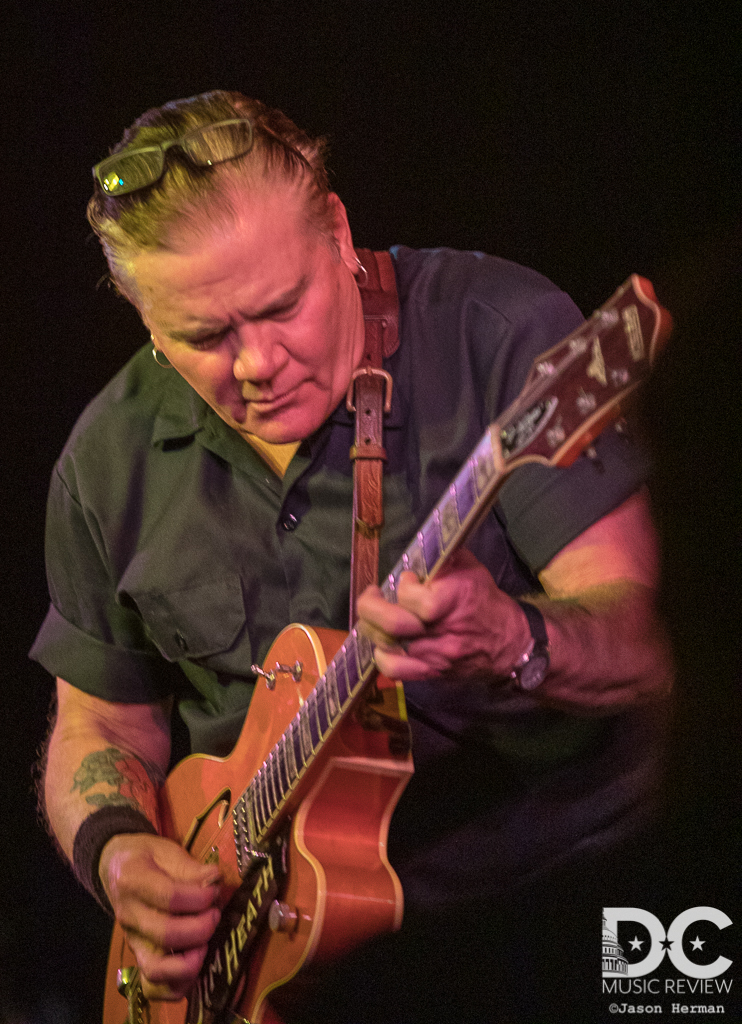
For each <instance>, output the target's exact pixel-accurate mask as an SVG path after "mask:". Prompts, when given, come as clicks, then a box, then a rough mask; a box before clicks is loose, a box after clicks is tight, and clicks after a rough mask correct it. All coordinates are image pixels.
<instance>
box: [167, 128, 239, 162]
mask: <svg viewBox="0 0 742 1024" xmlns="http://www.w3.org/2000/svg"><path fill="white" fill-rule="evenodd" d="M182 146H183V149H185V151H186V152H187V153H188V156H189V157H190V158H191V160H192V161H193V162H194V163H195V164H199V166H201V167H208V166H209V165H210V164H219V163H222V162H223V161H224V160H232V159H233V158H234V157H236V156H241V155H242V154H243V153H247V152H248V151H249V150H250V148H251V147H252V128H251V126H250V122H249V121H225V122H223V123H221V124H214V125H209V127H207V128H200V129H198V130H197V131H195V132H191V133H190V134H189V135H186V136H185V138H184V139H183V141H182Z"/></svg>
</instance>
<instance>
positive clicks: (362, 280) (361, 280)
mask: <svg viewBox="0 0 742 1024" xmlns="http://www.w3.org/2000/svg"><path fill="white" fill-rule="evenodd" d="M356 264H357V265H358V269H359V271H360V273H359V274H357V275H356V284H357V285H358V287H359V288H365V286H366V285H367V284H368V271H367V270H366V268H365V267H364V265H363V264H362V263H361V261H360V260H359V259H358V257H357V256H356ZM361 274H362V275H363V277H361Z"/></svg>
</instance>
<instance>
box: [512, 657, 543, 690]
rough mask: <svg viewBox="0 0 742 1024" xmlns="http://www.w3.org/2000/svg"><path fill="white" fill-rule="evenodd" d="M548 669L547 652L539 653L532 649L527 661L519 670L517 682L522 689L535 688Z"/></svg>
mask: <svg viewBox="0 0 742 1024" xmlns="http://www.w3.org/2000/svg"><path fill="white" fill-rule="evenodd" d="M548 671H549V656H548V654H539V653H537V652H536V651H534V652H533V653H532V654H531V657H530V658H529V659H528V661H527V663H526V664H525V665H524V666H523V668H522V669H521V670H520V679H519V684H520V687H521V689H522V690H535V689H536V687H537V686H538V685H539V683H542V682H543V681H544V679H545V678H546V673H547V672H548Z"/></svg>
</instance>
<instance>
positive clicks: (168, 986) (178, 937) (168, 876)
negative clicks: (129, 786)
mask: <svg viewBox="0 0 742 1024" xmlns="http://www.w3.org/2000/svg"><path fill="white" fill-rule="evenodd" d="M100 871H101V878H102V879H103V882H104V885H105V887H106V891H107V892H108V894H109V899H110V900H111V904H112V905H113V908H114V910H115V912H116V917H117V919H118V921H119V924H120V925H121V927H122V928H123V929H124V931H125V933H126V937H127V940H128V942H129V945H130V946H131V948H132V950H133V952H134V954H135V956H136V959H137V963H138V964H139V968H140V971H141V973H142V976H143V990H144V993H145V995H146V996H147V997H148V998H152V999H179V998H181V996H183V995H185V994H186V993H187V992H188V991H189V989H190V988H191V987H192V985H193V983H194V982H195V980H196V978H197V976H198V972H199V971H200V969H201V965H202V964H203V960H204V957H205V956H206V950H207V946H208V942H209V939H210V938H211V936H212V934H213V932H214V929H215V928H216V926H217V924H218V923H219V919H220V916H221V915H220V911H219V908H218V906H217V905H216V904H217V900H218V897H219V887H218V884H217V882H218V880H219V871H218V868H217V867H216V866H215V865H205V864H201V863H199V862H198V861H196V860H195V859H194V858H193V857H191V855H190V854H189V853H187V852H186V851H185V850H184V849H183V848H182V847H180V846H179V845H178V844H177V843H174V842H172V841H171V840H169V839H164V838H163V837H161V836H151V835H122V836H115V837H114V838H113V839H111V840H110V841H109V842H108V843H107V844H106V846H105V847H104V850H103V855H102V856H101V861H100Z"/></svg>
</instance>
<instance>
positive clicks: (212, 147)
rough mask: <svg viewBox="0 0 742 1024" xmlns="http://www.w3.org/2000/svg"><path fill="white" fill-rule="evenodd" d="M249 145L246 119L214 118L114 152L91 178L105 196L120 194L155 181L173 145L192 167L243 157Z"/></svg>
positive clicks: (144, 186)
mask: <svg viewBox="0 0 742 1024" xmlns="http://www.w3.org/2000/svg"><path fill="white" fill-rule="evenodd" d="M252 145H253V130H252V124H251V123H250V121H248V120H247V118H243V117H240V118H232V119H231V120H228V121H217V122H216V123H214V124H207V125H204V126H203V127H201V128H194V129H193V131H190V132H187V133H186V134H185V135H181V136H180V138H178V139H169V140H168V141H167V142H160V143H157V144H155V145H152V146H141V147H139V148H138V149H123V150H121V152H120V153H114V155H113V156H109V157H106V159H105V160H101V162H100V163H99V164H96V165H95V167H94V168H93V177H94V178H95V180H96V181H97V182H98V184H99V185H100V187H101V188H102V189H103V191H104V192H105V193H106V194H107V195H110V196H123V195H127V194H128V193H129V192H136V191H137V190H138V189H140V188H147V186H148V185H154V184H155V182H156V181H159V180H160V178H161V177H162V175H163V174H164V173H165V153H166V152H167V150H168V149H172V148H173V146H175V147H177V148H178V149H179V150H180V151H181V152H182V153H183V154H184V155H185V156H186V157H187V158H188V160H190V162H191V163H192V164H194V165H195V166H196V167H212V166H213V165H214V164H221V163H224V162H225V161H226V160H234V159H235V158H236V157H238V156H244V155H245V153H249V152H250V150H251V149H252Z"/></svg>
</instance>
